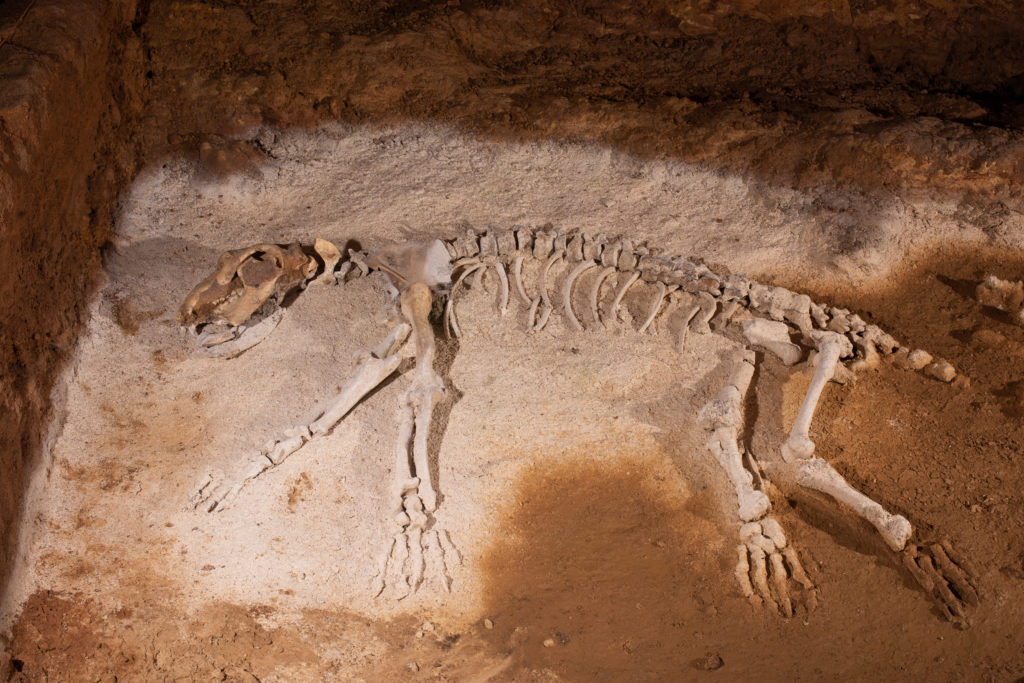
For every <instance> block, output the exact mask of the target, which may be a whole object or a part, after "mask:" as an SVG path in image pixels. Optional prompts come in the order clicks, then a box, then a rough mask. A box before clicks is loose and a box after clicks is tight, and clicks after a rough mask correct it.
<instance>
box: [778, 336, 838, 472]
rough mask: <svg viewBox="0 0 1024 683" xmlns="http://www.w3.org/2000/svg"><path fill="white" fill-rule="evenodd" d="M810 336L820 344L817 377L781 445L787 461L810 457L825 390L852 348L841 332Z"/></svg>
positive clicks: (815, 372) (812, 379) (812, 381)
mask: <svg viewBox="0 0 1024 683" xmlns="http://www.w3.org/2000/svg"><path fill="white" fill-rule="evenodd" d="M810 336H811V339H812V340H813V341H814V342H815V344H816V345H817V347H818V355H817V356H816V358H815V361H816V364H817V367H816V368H815V369H814V377H812V378H811V384H810V386H809V387H808V388H807V394H806V395H805V396H804V401H803V403H802V404H801V405H800V411H799V412H798V413H797V416H796V419H795V420H794V421H793V429H792V430H791V431H790V433H789V438H788V439H786V442H785V443H784V444H783V445H782V459H783V460H785V461H786V462H792V461H794V460H802V459H805V458H810V457H811V455H812V454H813V453H814V442H813V441H811V439H810V437H809V436H808V434H809V430H810V427H811V420H812V419H813V418H814V411H815V409H816V408H817V407H818V400H819V399H820V398H821V392H822V389H824V388H825V384H826V382H828V381H829V380H830V379H831V378H832V375H833V374H834V373H835V369H836V365H837V364H838V363H839V359H840V357H842V356H844V355H849V354H850V353H852V351H853V346H852V344H850V340H849V339H847V338H846V337H845V336H843V335H841V334H837V333H835V332H829V331H826V330H815V331H813V332H811V333H810Z"/></svg>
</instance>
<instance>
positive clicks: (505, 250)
mask: <svg viewBox="0 0 1024 683" xmlns="http://www.w3.org/2000/svg"><path fill="white" fill-rule="evenodd" d="M497 241H498V255H499V256H505V257H508V256H511V255H512V254H513V253H514V252H515V250H516V236H515V233H513V232H512V231H511V230H499V231H498V232H497Z"/></svg>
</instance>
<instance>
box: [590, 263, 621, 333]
mask: <svg viewBox="0 0 1024 683" xmlns="http://www.w3.org/2000/svg"><path fill="white" fill-rule="evenodd" d="M614 272H615V267H614V266H606V267H605V269H604V270H602V271H601V272H600V273H598V274H597V279H596V280H594V286H593V287H592V288H591V290H590V315H591V316H592V317H593V318H594V322H595V323H600V322H601V314H600V312H599V309H598V298H599V297H600V295H601V285H602V284H604V281H605V279H606V278H607V277H608V276H609V275H611V274H612V273H614Z"/></svg>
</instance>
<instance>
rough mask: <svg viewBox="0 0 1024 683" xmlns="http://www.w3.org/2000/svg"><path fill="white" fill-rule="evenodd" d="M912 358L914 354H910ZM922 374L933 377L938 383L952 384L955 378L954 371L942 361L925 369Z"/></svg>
mask: <svg viewBox="0 0 1024 683" xmlns="http://www.w3.org/2000/svg"><path fill="white" fill-rule="evenodd" d="M910 355H911V356H913V355H914V354H910ZM924 374H926V375H928V376H929V377H934V378H935V379H937V380H939V381H940V382H952V381H953V378H954V377H956V370H955V369H953V366H952V365H950V364H949V363H947V362H946V361H944V360H940V361H936V362H934V363H932V364H931V365H929V366H928V367H927V368H925V371H924Z"/></svg>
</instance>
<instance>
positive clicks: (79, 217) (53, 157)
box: [0, 0, 141, 586]
mask: <svg viewBox="0 0 1024 683" xmlns="http://www.w3.org/2000/svg"><path fill="white" fill-rule="evenodd" d="M134 15H135V2H134V1H133V0H120V1H117V2H108V1H99V0H95V1H91V2H75V3H69V2H61V1H59V0H50V1H47V0H40V1H37V2H32V3H30V2H13V3H12V2H7V3H3V4H2V6H0V264H3V265H2V266H0V321H2V322H0V324H2V326H0V406H2V408H0V473H2V474H0V586H2V585H3V583H2V582H3V580H4V579H5V577H6V576H7V575H8V573H9V571H10V569H11V567H12V564H13V562H14V557H13V555H14V548H15V541H16V536H17V530H18V524H19V521H20V514H21V504H22V498H23V492H24V489H25V486H26V476H27V475H28V473H29V472H30V470H31V469H32V467H33V464H34V463H35V462H36V460H37V458H38V457H39V454H40V450H41V448H40V446H41V443H42V441H43V438H44V433H45V430H46V429H47V425H48V424H49V423H50V421H51V418H52V417H53V415H54V411H53V407H52V406H51V405H50V393H51V389H52V388H53V386H54V381H55V379H56V378H57V375H58V373H59V371H60V369H61V368H62V367H63V366H64V364H65V363H66V361H67V360H68V358H69V357H70V354H71V352H72V349H73V348H74V344H75V340H76V334H77V332H78V329H79V325H80V322H81V316H82V314H83V312H84V310H85V303H86V301H87V298H88V294H89V292H90V290H91V289H92V286H93V282H94V279H95V276H96V273H97V271H98V266H99V263H100V251H101V247H102V245H103V244H104V242H105V241H106V239H107V236H108V234H109V231H110V225H111V216H112V212H113V208H114V198H115V197H116V193H117V192H118V190H119V189H120V188H121V187H122V186H123V185H124V183H125V182H126V181H127V179H128V177H129V176H130V174H131V172H132V170H133V169H134V164H135V153H134V150H133V148H132V146H131V144H127V143H125V139H127V138H128V137H129V136H128V135H127V134H126V133H127V132H128V131H130V130H132V129H133V128H134V125H135V122H136V121H137V119H138V114H139V109H140V101H141V100H140V97H139V92H138V88H137V87H136V86H135V85H134V84H135V83H136V82H137V80H138V78H137V74H135V73H133V71H132V65H133V64H134V65H137V64H139V62H140V59H139V55H138V51H139V41H138V40H137V39H133V38H132V37H131V23H132V20H133V18H134Z"/></svg>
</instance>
